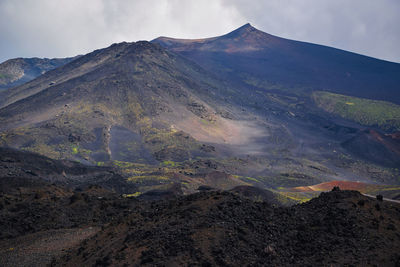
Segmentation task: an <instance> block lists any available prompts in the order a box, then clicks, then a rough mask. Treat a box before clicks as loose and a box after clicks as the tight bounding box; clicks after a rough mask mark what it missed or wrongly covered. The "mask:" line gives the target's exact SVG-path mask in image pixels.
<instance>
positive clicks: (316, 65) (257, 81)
mask: <svg viewBox="0 0 400 267" xmlns="http://www.w3.org/2000/svg"><path fill="white" fill-rule="evenodd" d="M152 42H153V43H158V44H160V45H162V46H164V47H166V48H168V49H169V50H171V51H174V52H177V53H179V54H181V55H184V56H186V57H187V58H190V59H192V60H193V61H195V62H197V63H199V64H200V65H201V66H202V67H204V68H205V69H209V70H212V71H213V72H215V73H218V74H219V75H222V76H224V77H226V78H228V79H231V80H235V82H241V83H242V84H245V85H247V86H250V88H253V89H254V90H263V89H276V90H285V89H287V90H289V88H290V90H291V91H306V92H309V91H310V90H311V91H314V90H326V91H330V92H334V93H339V94H345V95H351V96H356V97H362V98H370V99H380V100H387V101H392V102H394V103H396V104H400V91H399V84H400V75H399V74H400V64H397V63H391V62H387V61H383V60H378V59H374V58H370V57H366V56H362V55H358V54H355V53H351V52H347V51H343V50H340V49H335V48H331V47H326V46H321V45H316V44H311V43H305V42H299V41H293V40H288V39H284V38H280V37H277V36H273V35H270V34H267V33H265V32H262V31H259V30H257V29H256V28H254V27H252V26H251V25H250V24H246V25H244V26H242V27H240V28H239V29H237V30H234V31H233V32H231V33H228V34H226V35H223V36H220V37H214V38H208V39H194V40H187V39H174V38H168V37H159V38H157V39H155V40H153V41H152Z"/></svg>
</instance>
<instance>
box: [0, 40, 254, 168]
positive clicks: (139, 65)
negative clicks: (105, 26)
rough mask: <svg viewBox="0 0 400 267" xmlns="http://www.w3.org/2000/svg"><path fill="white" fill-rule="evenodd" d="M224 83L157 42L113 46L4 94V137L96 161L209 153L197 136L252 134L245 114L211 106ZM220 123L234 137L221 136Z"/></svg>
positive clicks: (237, 138)
mask: <svg viewBox="0 0 400 267" xmlns="http://www.w3.org/2000/svg"><path fill="white" fill-rule="evenodd" d="M226 88H227V86H226V85H225V83H224V82H223V81H220V80H218V79H216V78H215V77H213V76H212V75H210V74H209V73H207V72H206V71H204V70H203V69H201V68H200V67H199V66H197V65H196V64H194V63H192V62H190V61H188V60H186V59H184V58H182V57H180V56H178V55H176V54H173V53H169V52H167V51H166V50H164V49H162V48H161V47H159V46H157V45H153V44H150V43H148V42H138V43H121V44H115V45H113V46H111V47H109V48H106V49H102V50H98V51H95V52H93V53H90V54H88V55H86V56H82V57H80V58H79V59H77V60H75V61H73V62H71V63H70V64H67V65H64V66H63V67H61V68H58V69H55V70H54V71H51V72H48V73H46V74H44V75H42V76H40V77H39V78H37V79H35V80H33V81H31V82H29V83H26V84H24V85H22V86H20V87H17V88H13V90H12V91H9V92H7V93H8V94H7V97H6V98H5V100H4V107H3V108H2V109H1V111H0V117H1V119H0V120H1V121H2V130H3V131H4V133H5V135H3V137H4V139H3V141H4V144H5V145H8V146H12V147H19V148H21V147H25V148H28V149H29V148H30V150H33V151H37V152H39V153H42V154H46V155H49V156H52V157H55V158H75V159H81V160H82V158H83V159H84V160H88V161H95V162H98V161H107V160H109V159H110V158H111V159H119V160H121V159H123V158H124V155H123V154H124V153H125V154H128V156H126V157H130V160H131V161H132V160H135V159H137V160H139V161H140V160H142V161H144V162H148V163H151V162H154V161H155V160H163V159H174V160H175V159H176V160H181V159H188V158H190V157H191V153H192V152H193V153H194V154H196V155H198V154H200V155H201V154H207V153H208V152H207V151H205V149H204V146H202V144H201V143H199V142H210V141H211V142H213V141H215V142H221V143H223V142H224V141H223V139H224V140H226V139H229V138H230V139H229V140H228V142H231V143H233V144H240V143H241V142H246V141H247V139H246V140H242V139H241V138H243V137H242V136H241V135H240V134H241V133H242V131H245V130H246V129H248V128H249V130H248V132H249V135H250V137H251V136H252V133H253V132H257V130H253V131H252V129H253V128H252V126H251V125H249V126H246V124H248V123H247V122H245V121H244V120H243V119H242V120H240V119H237V120H235V121H233V120H229V119H227V118H226V117H227V116H229V115H227V114H230V111H229V106H228V105H217V104H216V103H218V97H215V96H219V95H220V94H223V93H219V91H220V90H222V91H223V90H226ZM224 127H230V128H231V129H232V130H233V135H232V136H230V137H227V136H226V134H225V133H224V132H223V131H221V128H224ZM16 131H19V133H16ZM182 131H186V132H188V133H190V134H193V135H194V137H196V140H195V139H194V138H193V137H192V136H189V135H187V134H186V133H184V132H182ZM235 131H236V132H235ZM28 132H29V134H28ZM258 132H260V131H258ZM20 133H21V134H20ZM196 134H197V135H196ZM245 138H246V137H245ZM71 143H72V144H71ZM124 143H130V144H131V146H133V147H131V149H130V152H129V151H120V148H121V147H124V145H123V144H124ZM135 144H136V146H135ZM71 146H72V147H71ZM74 147H75V148H74ZM71 149H73V150H71ZM209 150H210V151H213V150H212V149H209ZM123 152H124V153H123ZM135 153H136V154H135ZM146 155H148V156H146ZM143 158H144V159H143Z"/></svg>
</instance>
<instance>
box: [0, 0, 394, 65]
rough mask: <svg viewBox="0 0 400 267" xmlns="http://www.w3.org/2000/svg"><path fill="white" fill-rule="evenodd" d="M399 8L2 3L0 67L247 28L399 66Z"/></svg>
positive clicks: (316, 1) (327, 1) (90, 0)
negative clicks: (6, 62)
mask: <svg viewBox="0 0 400 267" xmlns="http://www.w3.org/2000/svg"><path fill="white" fill-rule="evenodd" d="M398 14H400V1H397V0H379V1H378V0H352V1H349V0H335V1H331V0H302V1H299V0H268V1H262V0H252V1H247V0H202V1H198V0H136V1H128V0H126V1H125V0H120V1H108V0H85V1H78V0H59V1H54V0H19V1H14V0H0V61H3V60H6V59H8V58H13V57H18V56H22V57H33V56H39V57H65V56H73V55H76V54H83V53H87V52H90V51H91V50H94V49H97V48H102V47H105V46H108V45H110V44H111V43H115V42H121V41H137V40H151V39H153V38H156V37H158V36H161V35H163V36H171V37H180V38H200V37H210V36H216V35H221V34H224V33H227V32H229V31H231V30H233V29H235V28H237V27H239V26H241V25H243V24H244V23H246V22H250V23H252V24H253V25H254V26H255V27H257V28H259V29H260V30H263V31H266V32H268V33H271V34H274V35H278V36H282V37H286V38H290V39H297V40H303V41H308V42H314V43H320V44H325V45H330V46H334V47H338V48H342V49H345V50H350V51H354V52H358V53H362V54H366V55H370V56H374V57H378V58H383V59H387V60H391V61H398V62H400V50H399V49H398V48H397V44H398V43H399V41H400V32H399V31H400V27H399V26H398V25H400V16H399V15H398Z"/></svg>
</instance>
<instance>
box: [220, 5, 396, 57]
mask: <svg viewBox="0 0 400 267" xmlns="http://www.w3.org/2000/svg"><path fill="white" fill-rule="evenodd" d="M224 2H225V4H226V5H227V6H234V7H236V8H237V10H238V11H239V12H240V14H241V15H242V16H243V17H244V18H245V19H246V20H249V21H251V22H253V24H254V25H255V26H256V27H258V28H261V29H263V30H264V31H266V32H268V33H271V34H274V35H278V36H281V37H286V38H289V39H296V40H301V41H307V42H312V43H318V44H325V45H329V46H334V47H337V48H341V49H345V50H349V51H353V52H357V53H361V54H365V55H369V56H373V57H377V58H381V59H386V60H391V61H397V62H400V49H398V44H399V42H400V26H399V25H400V1H398V0H351V1H349V0H334V1H332V0H301V1H298V0H268V1H262V0H253V1H245V0H224Z"/></svg>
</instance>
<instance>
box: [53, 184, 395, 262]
mask: <svg viewBox="0 0 400 267" xmlns="http://www.w3.org/2000/svg"><path fill="white" fill-rule="evenodd" d="M361 200H362V201H363V202H364V205H362V206H360V205H357V203H360V201H361ZM376 203H377V201H376V200H374V199H371V198H367V197H364V196H362V195H361V194H360V193H358V192H356V191H332V192H329V193H322V194H321V196H320V197H318V198H316V199H313V200H311V201H309V202H307V203H305V204H302V205H298V206H294V207H291V208H272V207H271V206H270V205H269V204H267V203H265V202H259V203H257V202H253V201H251V200H249V199H245V198H242V197H239V196H237V195H234V194H231V193H228V192H218V191H217V192H215V191H212V192H201V193H197V194H194V195H189V196H186V197H181V198H178V199H174V200H170V201H165V202H155V203H149V204H144V205H142V206H140V207H139V208H138V209H137V210H135V211H133V212H132V213H131V214H130V215H129V216H128V217H126V218H121V219H120V220H119V221H118V222H117V221H114V223H112V225H110V226H109V227H106V228H105V229H104V230H103V231H101V232H99V233H98V234H97V235H96V236H95V237H94V238H92V239H91V240H88V241H87V242H85V243H83V244H82V245H81V247H80V248H79V250H73V251H70V252H69V253H68V254H67V255H66V256H65V257H63V258H62V259H60V260H56V261H54V262H53V265H54V266H58V265H98V264H100V263H99V262H106V263H107V265H112V266H124V265H130V266H137V265H149V266H154V265H167V266H179V265H191V266H192V265H194V266H200V265H203V266H216V265H224V266H247V265H250V266H265V265H273V266H293V265H296V266H305V265H306V266H316V265H374V264H378V265H385V266H395V265H396V264H398V263H399V260H400V258H399V255H398V253H397V251H399V249H400V239H399V236H398V234H397V233H396V231H394V230H393V229H398V227H399V225H400V207H399V206H398V205H394V204H391V203H389V202H380V204H379V205H380V210H379V211H378V210H376V208H375V205H376ZM104 257H106V258H104Z"/></svg>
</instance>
